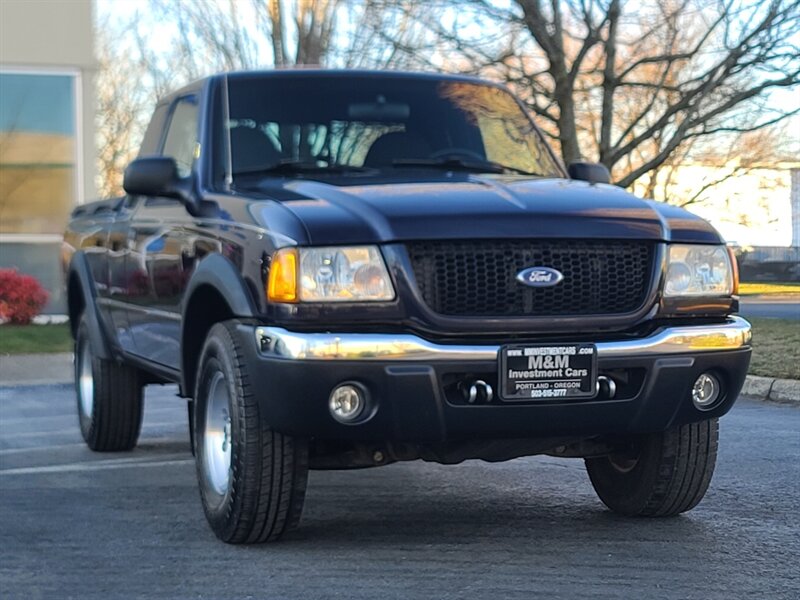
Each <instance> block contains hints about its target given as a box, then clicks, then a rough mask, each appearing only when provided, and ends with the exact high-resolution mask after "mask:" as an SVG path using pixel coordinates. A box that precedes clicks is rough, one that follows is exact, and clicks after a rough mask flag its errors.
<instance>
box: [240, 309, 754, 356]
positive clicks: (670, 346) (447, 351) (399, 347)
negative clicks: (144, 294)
mask: <svg viewBox="0 0 800 600" xmlns="http://www.w3.org/2000/svg"><path fill="white" fill-rule="evenodd" d="M255 335H256V343H257V344H258V347H259V348H260V349H261V352H262V354H266V355H270V356H273V357H276V358H286V359H292V360H357V361H370V360H381V361H385V360H392V361H421V362H428V361H455V362H458V361H470V360H496V359H497V353H498V351H499V349H500V346H498V345H489V346H486V345H474V346H473V345H463V344H435V343H433V342H429V341H427V340H425V339H422V338H420V337H418V336H416V335H409V334H389V333H296V332H293V331H288V330H286V329H281V328H280V327H256V329H255ZM751 338H752V334H751V331H750V323H748V322H747V321H745V320H744V319H742V318H741V317H728V320H727V321H726V322H725V323H721V324H717V325H696V326H684V327H664V328H662V329H659V330H658V331H656V332H654V333H653V334H652V335H649V336H647V337H645V338H641V339H637V340H623V341H618V342H598V343H597V344H596V345H597V354H598V356H599V357H600V358H615V357H620V356H654V355H663V354H683V353H691V352H719V351H724V350H738V349H741V348H747V347H749V346H750V340H751ZM586 341H591V340H586Z"/></svg>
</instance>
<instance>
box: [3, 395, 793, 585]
mask: <svg viewBox="0 0 800 600" xmlns="http://www.w3.org/2000/svg"><path fill="white" fill-rule="evenodd" d="M173 393H174V389H172V388H168V387H167V388H153V389H151V390H148V396H147V407H146V412H145V424H144V428H143V432H142V438H141V444H140V447H139V448H138V449H137V450H135V451H134V452H132V453H125V454H115V455H108V454H106V455H101V454H94V453H92V452H90V451H89V450H88V449H86V448H85V447H84V446H83V444H82V443H81V440H80V434H79V432H78V428H77V424H76V417H75V415H74V410H73V402H74V399H73V392H72V390H71V388H70V387H68V386H51V387H47V386H40V387H16V388H0V596H1V597H3V598H104V599H108V598H134V597H145V596H149V597H161V598H250V597H252V598H269V599H276V598H404V599H408V598H426V599H429V598H534V597H543V598H554V597H563V598H575V597H591V598H623V597H624V598H703V599H708V598H725V599H730V598H744V597H758V598H772V599H774V598H793V599H794V598H798V597H800V569H799V568H798V566H797V565H798V562H797V557H798V555H799V554H800V435H799V433H800V409H797V408H793V407H787V406H780V405H773V404H763V403H756V402H752V401H747V400H742V401H740V403H739V404H738V405H737V406H736V408H735V409H734V410H733V412H732V413H731V414H729V415H728V416H727V417H726V418H725V419H724V420H723V424H722V432H721V437H722V440H721V455H720V459H719V463H718V466H717V473H716V476H715V478H714V481H713V482H712V487H711V491H710V492H709V494H708V496H707V497H706V499H705V501H704V502H703V503H702V504H701V505H700V506H699V507H698V508H697V509H695V510H694V511H693V512H691V513H689V514H688V515H686V516H683V517H680V518H677V519H671V520H628V519H623V518H619V517H615V516H612V515H611V514H610V513H608V512H607V511H605V510H604V509H603V507H602V505H601V504H600V503H599V501H598V500H597V499H596V497H595V495H594V493H593V491H592V489H591V487H590V485H589V482H588V479H587V477H586V475H585V473H584V470H583V467H582V463H581V462H579V461H576V460H572V461H570V460H558V459H553V458H546V457H538V458H527V459H519V460H515V461H512V462H509V463H504V464H499V465H489V464H486V463H482V462H469V463H464V464H462V465H459V466H455V467H443V466H438V465H430V464H425V463H421V462H416V463H407V464H398V465H392V466H389V467H385V468H382V469H372V470H364V471H349V472H312V474H311V478H310V482H309V493H308V497H307V502H306V510H305V513H304V517H303V521H302V523H301V527H300V529H299V530H298V531H297V532H295V533H294V534H293V535H292V536H291V537H290V538H289V539H287V540H285V541H284V542H282V543H279V544H278V545H267V546H258V547H233V546H227V545H225V544H222V543H220V542H218V541H217V540H216V538H215V537H214V536H213V534H212V533H211V531H210V530H209V529H208V528H207V527H206V524H205V521H204V519H203V515H202V510H201V508H200V502H199V498H198V493H197V489H196V484H195V476H194V465H193V462H192V460H191V457H190V455H189V438H188V432H187V427H186V423H185V407H184V404H183V401H181V400H179V399H178V398H176V397H174V395H173Z"/></svg>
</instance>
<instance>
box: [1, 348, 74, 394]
mask: <svg viewBox="0 0 800 600" xmlns="http://www.w3.org/2000/svg"><path fill="white" fill-rule="evenodd" d="M72 379H73V373H72V352H65V353H54V354H11V355H8V354H0V387H1V386H7V385H52V384H57V383H72Z"/></svg>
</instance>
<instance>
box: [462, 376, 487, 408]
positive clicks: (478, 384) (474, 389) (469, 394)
mask: <svg viewBox="0 0 800 600" xmlns="http://www.w3.org/2000/svg"><path fill="white" fill-rule="evenodd" d="M460 387H461V393H462V394H463V395H464V399H465V400H466V401H467V402H469V403H470V404H475V403H476V402H486V403H487V404H488V403H489V402H491V401H492V400H493V399H494V390H493V389H492V386H491V385H489V384H488V383H486V382H485V381H484V380H483V379H475V380H474V381H468V382H464V383H462V385H461V386H460Z"/></svg>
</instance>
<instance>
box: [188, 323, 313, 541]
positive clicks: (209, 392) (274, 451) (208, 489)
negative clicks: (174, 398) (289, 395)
mask: <svg viewBox="0 0 800 600" xmlns="http://www.w3.org/2000/svg"><path fill="white" fill-rule="evenodd" d="M233 328H234V324H233V323H232V322H225V323H218V324H216V325H214V326H213V327H212V328H211V330H210V331H209V334H208V337H207V338H206V342H205V345H204V347H203V352H202V356H201V358H200V366H199V369H198V376H197V385H196V387H195V402H196V404H195V406H194V410H193V416H194V423H193V426H194V439H195V464H196V467H197V478H198V482H199V485H200V497H201V499H202V503H203V510H204V511H205V514H206V518H207V519H208V522H209V524H210V525H211V528H212V529H213V530H214V533H215V534H216V535H217V537H219V538H220V539H221V540H223V541H225V542H228V543H232V544H243V543H261V542H266V541H271V540H277V539H279V538H280V537H281V536H282V535H283V534H284V533H286V532H287V531H289V530H291V529H293V528H294V527H296V526H297V523H298V522H299V520H300V514H301V512H302V508H303V501H304V499H305V490H306V483H307V480H308V445H307V442H306V441H305V440H301V439H297V438H294V437H292V436H288V435H284V434H281V433H278V432H275V431H272V430H271V429H270V427H269V424H268V423H266V422H265V420H264V418H263V417H262V416H261V414H260V407H259V403H258V400H257V398H256V397H255V394H254V390H253V389H252V387H251V384H250V380H249V377H248V374H247V371H246V368H245V365H244V363H243V361H242V353H241V352H240V350H239V349H238V347H237V344H236V337H235V332H234V329H233Z"/></svg>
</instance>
